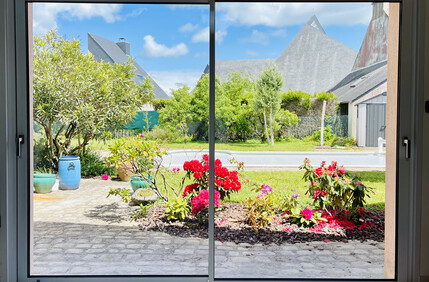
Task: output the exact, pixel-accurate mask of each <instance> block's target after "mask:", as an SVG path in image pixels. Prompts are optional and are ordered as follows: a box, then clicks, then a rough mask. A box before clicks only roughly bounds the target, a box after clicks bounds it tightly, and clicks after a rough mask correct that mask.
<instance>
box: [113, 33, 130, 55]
mask: <svg viewBox="0 0 429 282" xmlns="http://www.w3.org/2000/svg"><path fill="white" fill-rule="evenodd" d="M116 45H118V47H119V48H121V50H122V51H123V52H124V53H125V54H126V55H128V56H129V55H130V43H129V42H126V41H125V38H123V37H121V38H119V42H116Z"/></svg>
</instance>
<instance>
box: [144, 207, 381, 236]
mask: <svg viewBox="0 0 429 282" xmlns="http://www.w3.org/2000/svg"><path fill="white" fill-rule="evenodd" d="M365 220H366V221H367V223H369V222H371V223H370V224H367V225H368V228H367V229H366V228H362V229H361V230H359V229H357V228H356V229H355V230H347V229H339V228H329V227H328V226H327V227H325V228H324V229H323V231H322V232H315V231H312V230H310V229H309V228H302V227H298V226H297V225H296V224H292V223H291V222H290V220H287V219H286V218H285V217H283V216H282V215H278V216H276V217H275V218H274V219H273V220H272V221H271V223H270V224H269V225H268V226H267V227H264V228H253V227H251V226H249V225H248V224H247V223H246V211H245V208H244V207H243V206H242V205H240V204H230V205H227V206H225V207H224V208H223V209H222V210H220V211H217V212H216V214H215V240H216V241H221V242H235V243H237V244H238V243H249V244H256V243H262V244H272V243H273V244H282V243H284V242H287V243H292V244H293V243H299V242H309V241H325V242H328V241H340V242H347V241H348V240H359V241H362V242H363V241H366V240H373V241H377V242H383V241H384V212H383V211H382V210H368V211H366V212H365ZM371 225H372V226H371ZM139 226H140V229H142V230H147V231H160V232H165V233H168V234H170V235H173V236H179V237H197V238H208V232H207V230H208V225H207V224H201V223H200V222H199V221H198V220H197V219H196V218H194V217H192V216H191V217H189V218H188V219H186V220H185V221H183V222H181V221H169V220H167V217H166V216H165V215H164V207H163V206H155V207H152V208H151V209H150V210H149V213H148V215H147V216H146V217H145V218H142V219H140V222H139Z"/></svg>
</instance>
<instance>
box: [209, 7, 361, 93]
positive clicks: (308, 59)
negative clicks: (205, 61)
mask: <svg viewBox="0 0 429 282" xmlns="http://www.w3.org/2000/svg"><path fill="white" fill-rule="evenodd" d="M356 54H357V53H356V51H354V50H352V49H351V48H349V47H347V46H346V45H344V44H342V43H340V42H338V41H337V40H335V39H334V38H332V37H330V36H329V35H327V34H326V33H325V31H324V30H323V27H322V25H321V24H320V22H319V20H318V19H317V17H316V16H314V15H313V16H312V17H310V19H309V20H308V21H307V23H306V24H305V25H304V27H303V28H302V29H301V30H300V31H299V32H298V34H297V35H296V36H295V38H294V39H293V40H292V41H291V43H290V44H289V45H288V46H287V47H286V49H285V50H284V51H283V52H282V53H281V54H280V56H279V57H278V58H277V59H256V60H226V61H216V75H217V76H218V77H219V78H220V79H221V80H225V79H227V78H228V75H229V74H230V73H232V72H243V73H246V74H249V75H250V76H251V77H252V78H253V79H257V78H258V76H259V74H260V73H261V71H262V70H263V69H264V68H265V67H267V66H269V65H270V64H275V65H276V66H277V68H278V70H279V71H280V72H281V73H282V75H283V82H284V86H283V88H282V89H283V90H289V89H292V90H301V91H305V92H308V93H311V94H313V93H317V92H323V91H326V90H328V89H329V88H331V87H333V86H334V85H335V84H336V83H337V82H338V81H340V80H341V79H343V78H344V77H345V76H346V75H347V74H348V73H349V72H350V70H351V69H352V67H353V64H354V62H355V59H356ZM208 72H209V68H208V66H207V67H206V69H205V70H204V73H208Z"/></svg>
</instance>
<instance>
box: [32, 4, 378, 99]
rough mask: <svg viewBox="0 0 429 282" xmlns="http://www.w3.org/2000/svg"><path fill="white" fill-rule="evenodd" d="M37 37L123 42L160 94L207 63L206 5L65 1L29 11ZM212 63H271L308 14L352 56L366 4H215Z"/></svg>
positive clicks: (361, 35)
mask: <svg viewBox="0 0 429 282" xmlns="http://www.w3.org/2000/svg"><path fill="white" fill-rule="evenodd" d="M33 7H34V8H33V14H34V19H33V27H34V33H35V34H36V35H43V34H44V33H45V32H46V31H47V30H49V29H52V28H56V29H57V30H58V32H59V34H61V35H63V36H64V37H66V38H78V39H79V40H80V42H81V48H82V51H83V52H84V53H86V52H87V33H88V32H90V33H93V34H96V35H99V36H102V37H105V38H107V39H110V40H113V41H118V40H119V38H121V37H123V38H126V40H127V41H128V42H130V44H131V56H132V57H133V58H135V59H136V60H137V62H138V63H139V64H140V65H141V66H142V67H143V68H144V69H145V70H146V71H147V72H148V73H149V74H150V75H151V76H152V77H153V78H154V79H155V80H156V81H157V82H158V84H159V85H160V86H161V87H162V88H163V89H164V90H165V91H166V92H167V93H170V92H171V89H174V88H177V86H178V85H181V84H183V83H186V84H188V85H190V86H191V87H192V86H193V85H194V84H195V83H196V81H197V80H198V78H199V77H200V75H201V73H202V71H203V70H204V68H205V66H206V65H207V63H208V58H209V57H208V53H209V43H208V25H209V7H208V6H203V5H147V4H146V5H137V4H64V3H50V4H48V3H46V4H45V3H43V4H42V3H39V4H34V6H33ZM216 11H217V13H216V59H217V60H235V59H263V58H277V57H278V56H279V55H280V54H281V52H282V51H283V50H284V49H285V48H286V47H287V45H288V44H289V43H290V42H291V40H292V39H293V38H294V36H295V35H296V34H297V33H298V32H299V30H300V29H301V28H302V26H303V25H304V24H305V22H306V21H307V20H308V19H309V18H310V17H311V16H312V15H313V14H315V15H316V16H317V17H318V19H319V21H320V23H321V24H322V26H323V28H324V29H325V32H326V33H327V34H328V35H330V36H331V37H333V38H335V39H336V40H338V41H340V42H342V43H343V44H345V45H347V46H348V47H350V48H352V49H354V50H356V51H358V50H359V47H360V44H361V42H362V39H363V38H364V36H365V32H366V29H367V26H368V23H369V21H370V19H371V13H372V10H371V4H370V3H349V4H336V3H332V4H323V3H305V4H302V3H287V4H286V3H284V4H283V3H282V4H266V3H264V4H262V3H242V4H241V3H218V4H217V5H216Z"/></svg>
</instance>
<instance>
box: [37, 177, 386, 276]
mask: <svg viewBox="0 0 429 282" xmlns="http://www.w3.org/2000/svg"><path fill="white" fill-rule="evenodd" d="M128 185H129V183H124V182H118V181H110V180H108V181H104V180H99V179H83V180H82V182H81V186H80V187H79V189H78V190H75V191H54V192H52V193H50V194H35V195H34V254H33V268H32V274H33V275H119V274H121V275H160V274H162V275H178V274H181V275H185V274H188V275H206V274H207V268H208V263H207V261H208V259H207V257H208V240H207V239H199V238H179V237H173V236H170V235H168V234H165V233H161V232H150V231H141V230H139V229H138V226H137V224H136V223H135V222H133V223H130V222H129V219H128V217H127V215H128V213H129V212H130V211H131V210H132V209H133V208H132V207H130V206H128V205H127V204H125V203H123V202H121V201H120V199H119V197H115V196H111V197H109V198H107V199H106V195H107V193H108V191H109V189H110V187H112V188H118V187H127V186H128ZM215 260H216V277H244V278H246V277H271V278H275V277H278V278H280V277H283V278H292V277H301V278H302V277H306V278H310V277H324V278H346V277H347V278H384V268H383V264H384V244H383V243H378V242H370V241H369V242H364V243H361V242H357V241H350V242H349V243H339V242H327V243H325V242H309V243H298V244H283V245H281V246H277V245H268V246H267V245H266V246H264V245H262V244H256V245H249V244H235V243H233V242H224V243H222V242H216V258H215Z"/></svg>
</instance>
